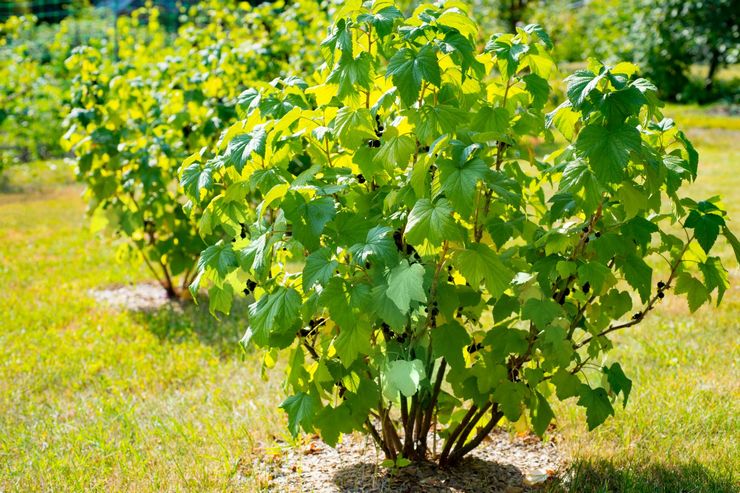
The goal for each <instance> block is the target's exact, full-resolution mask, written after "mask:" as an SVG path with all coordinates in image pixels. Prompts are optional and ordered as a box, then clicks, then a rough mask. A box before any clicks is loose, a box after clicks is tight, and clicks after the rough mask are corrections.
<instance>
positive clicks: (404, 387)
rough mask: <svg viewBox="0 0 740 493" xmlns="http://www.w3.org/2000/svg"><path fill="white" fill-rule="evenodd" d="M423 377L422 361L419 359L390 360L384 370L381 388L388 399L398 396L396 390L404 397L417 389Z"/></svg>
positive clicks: (412, 393)
mask: <svg viewBox="0 0 740 493" xmlns="http://www.w3.org/2000/svg"><path fill="white" fill-rule="evenodd" d="M424 378H425V372H424V363H422V362H421V360H418V359H415V360H413V361H406V360H396V361H391V362H390V363H389V364H388V367H387V368H386V371H385V382H384V384H385V385H384V389H383V390H384V393H385V394H386V397H388V398H389V399H395V398H396V397H398V392H401V394H403V395H404V396H406V397H411V396H412V395H414V394H415V393H416V391H417V390H419V384H420V383H421V381H422V380H423V379H424Z"/></svg>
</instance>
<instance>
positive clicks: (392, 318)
mask: <svg viewBox="0 0 740 493" xmlns="http://www.w3.org/2000/svg"><path fill="white" fill-rule="evenodd" d="M387 289H388V286H386V285H385V284H380V285H378V286H375V287H374V288H373V290H372V297H373V309H374V311H375V314H376V315H377V316H378V317H380V319H381V320H383V322H385V323H387V324H388V326H389V327H390V328H391V329H393V330H394V331H396V332H401V331H403V328H404V327H405V326H406V320H407V316H406V313H404V312H401V310H400V309H399V308H398V306H396V303H395V302H394V301H393V300H391V299H390V298H389V297H388V296H387V295H386V291H387Z"/></svg>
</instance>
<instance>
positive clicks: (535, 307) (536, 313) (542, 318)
mask: <svg viewBox="0 0 740 493" xmlns="http://www.w3.org/2000/svg"><path fill="white" fill-rule="evenodd" d="M562 315H563V308H562V307H561V306H560V305H559V304H557V303H556V302H554V301H553V300H538V299H535V298H530V299H528V300H527V301H526V303H524V307H522V318H523V319H524V320H531V321H532V322H534V325H535V327H537V328H538V329H539V330H544V329H545V327H547V326H548V325H550V323H551V322H552V321H553V320H555V319H556V318H558V317H561V316H562Z"/></svg>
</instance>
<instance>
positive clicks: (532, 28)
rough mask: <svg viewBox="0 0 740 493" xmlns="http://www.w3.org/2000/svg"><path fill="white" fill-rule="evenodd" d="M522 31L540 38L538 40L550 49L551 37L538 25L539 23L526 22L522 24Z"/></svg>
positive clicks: (551, 46) (551, 45)
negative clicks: (524, 24)
mask: <svg viewBox="0 0 740 493" xmlns="http://www.w3.org/2000/svg"><path fill="white" fill-rule="evenodd" d="M524 32H525V33H529V34H534V35H535V36H537V37H538V38H540V41H542V43H543V44H544V45H545V46H546V47H547V48H548V49H550V50H551V49H552V48H553V44H552V39H550V36H549V35H548V34H547V31H545V29H544V28H543V27H542V26H540V25H539V24H527V25H526V26H524Z"/></svg>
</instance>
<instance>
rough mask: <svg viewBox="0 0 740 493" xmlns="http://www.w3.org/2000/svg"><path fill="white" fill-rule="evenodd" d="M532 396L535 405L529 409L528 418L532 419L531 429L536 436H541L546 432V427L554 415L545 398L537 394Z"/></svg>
mask: <svg viewBox="0 0 740 493" xmlns="http://www.w3.org/2000/svg"><path fill="white" fill-rule="evenodd" d="M533 395H534V396H535V399H536V400H537V403H536V405H535V406H532V407H530V410H529V411H530V417H531V418H532V428H533V429H534V432H535V433H536V434H537V435H538V436H542V435H544V433H545V431H547V427H548V426H549V425H550V422H551V421H552V419H553V418H554V417H555V414H554V413H553V412H552V409H551V408H550V404H548V402H547V399H545V396H543V395H542V394H540V393H539V392H534V394H533Z"/></svg>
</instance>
